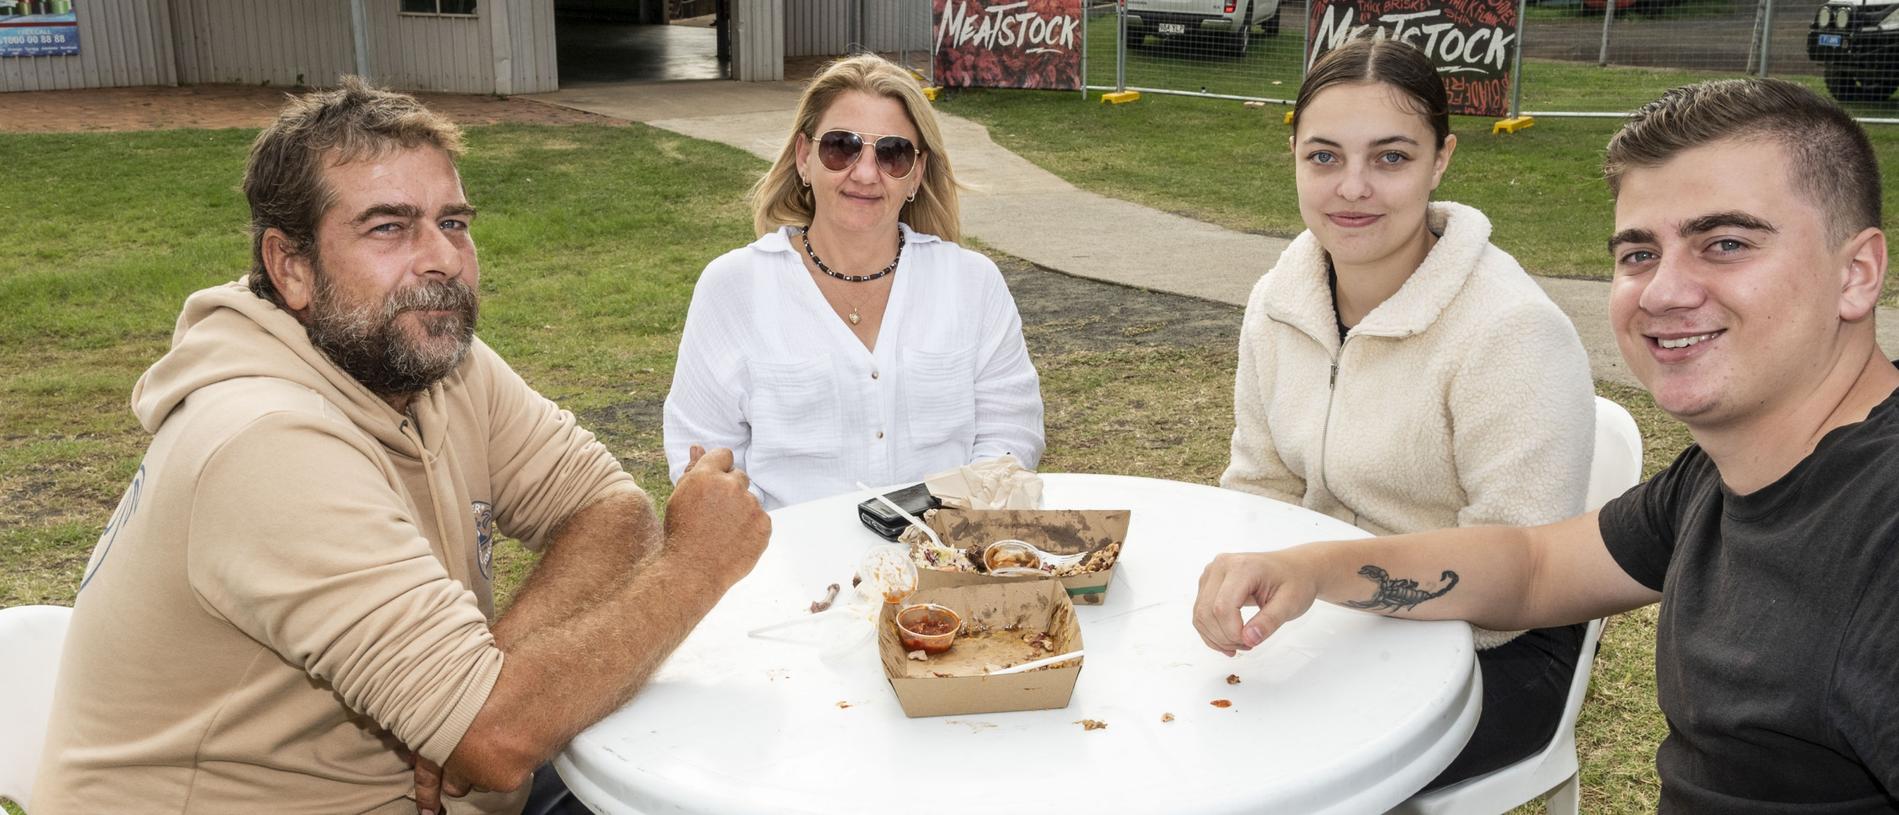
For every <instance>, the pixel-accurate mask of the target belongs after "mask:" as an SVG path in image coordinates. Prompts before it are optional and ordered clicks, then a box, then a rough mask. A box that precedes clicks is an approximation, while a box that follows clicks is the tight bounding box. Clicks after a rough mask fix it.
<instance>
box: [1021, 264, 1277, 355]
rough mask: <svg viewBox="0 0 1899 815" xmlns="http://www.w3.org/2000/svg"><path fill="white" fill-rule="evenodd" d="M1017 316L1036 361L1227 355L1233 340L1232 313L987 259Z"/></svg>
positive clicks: (1235, 311)
mask: <svg viewBox="0 0 1899 815" xmlns="http://www.w3.org/2000/svg"><path fill="white" fill-rule="evenodd" d="M991 257H992V258H993V259H994V260H995V261H996V266H998V267H999V268H1001V269H1002V277H1003V279H1004V280H1006V281H1008V283H1009V292H1010V293H1011V294H1013V295H1014V296H1015V304H1016V308H1017V309H1018V310H1020V311H1021V312H1022V333H1023V336H1024V337H1025V338H1026V339H1027V340H1028V344H1029V353H1030V354H1032V355H1034V356H1035V357H1036V358H1038V359H1039V358H1041V357H1045V356H1058V355H1063V354H1071V353H1076V352H1086V351H1112V350H1117V349H1122V348H1156V347H1167V348H1211V349H1231V348H1233V347H1234V346H1235V345H1236V344H1237V343H1238V342H1239V337H1240V316H1241V314H1242V310H1241V309H1240V307H1238V306H1232V305H1227V304H1225V303H1215V302H1213V301H1210V300H1201V299H1199V298H1195V297H1182V296H1180V295H1177V294H1164V293H1161V292H1154V291H1146V290H1144V289H1133V288H1128V287H1126V286H1120V285H1116V284H1113V283H1103V282H1101V281H1099V280H1089V279H1086V278H1081V277H1075V276H1073V275H1066V274H1062V273H1061V272H1057V271H1053V270H1050V269H1046V268H1043V267H1041V266H1037V265H1035V264H1033V263H1030V262H1028V261H1025V260H1021V259H1018V258H1013V257H1009V256H1006V255H992V256H991Z"/></svg>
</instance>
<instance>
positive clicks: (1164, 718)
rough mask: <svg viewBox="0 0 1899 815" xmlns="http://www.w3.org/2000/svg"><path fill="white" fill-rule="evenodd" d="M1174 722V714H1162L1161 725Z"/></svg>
mask: <svg viewBox="0 0 1899 815" xmlns="http://www.w3.org/2000/svg"><path fill="white" fill-rule="evenodd" d="M1173 720H1174V714H1172V713H1162V714H1161V724H1166V723H1168V722H1171V721H1173Z"/></svg>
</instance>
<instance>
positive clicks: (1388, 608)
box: [1345, 565, 1457, 612]
mask: <svg viewBox="0 0 1899 815" xmlns="http://www.w3.org/2000/svg"><path fill="white" fill-rule="evenodd" d="M1358 574H1359V576H1360V577H1363V578H1365V579H1366V580H1370V581H1372V582H1373V583H1377V584H1378V592H1377V593H1376V594H1373V595H1372V597H1371V599H1370V600H1352V601H1349V602H1347V603H1346V604H1345V605H1347V606H1350V607H1352V608H1362V609H1370V610H1373V611H1382V612H1398V611H1410V610H1411V609H1414V608H1417V607H1418V604H1419V603H1422V602H1424V601H1426V600H1434V599H1436V598H1439V597H1443V596H1444V595H1445V594H1446V593H1449V592H1450V590H1451V587H1453V586H1456V585H1457V573H1456V572H1453V571H1450V570H1449V569H1446V570H1445V571H1444V574H1442V575H1440V576H1439V577H1440V579H1442V580H1443V581H1445V582H1444V585H1443V586H1441V587H1439V588H1438V590H1437V591H1425V590H1423V589H1420V588H1418V581H1416V580H1394V579H1392V577H1391V575H1390V574H1388V573H1387V572H1386V571H1385V570H1384V569H1380V568H1378V567H1377V566H1371V565H1367V566H1365V567H1364V568H1361V569H1359V570H1358Z"/></svg>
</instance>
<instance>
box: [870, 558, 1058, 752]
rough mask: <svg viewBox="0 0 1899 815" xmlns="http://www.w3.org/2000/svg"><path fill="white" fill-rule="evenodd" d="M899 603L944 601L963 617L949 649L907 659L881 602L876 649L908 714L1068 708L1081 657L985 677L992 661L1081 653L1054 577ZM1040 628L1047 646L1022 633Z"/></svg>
mask: <svg viewBox="0 0 1899 815" xmlns="http://www.w3.org/2000/svg"><path fill="white" fill-rule="evenodd" d="M906 603H937V604H940V605H945V606H949V607H950V608H951V609H952V610H954V611H955V612H956V613H957V614H958V615H960V616H961V617H962V618H963V629H962V630H963V633H962V634H959V635H958V636H957V638H956V642H955V644H953V645H951V646H950V649H949V650H948V651H944V652H943V653H940V654H936V655H934V656H931V657H930V658H929V659H927V660H915V659H911V658H910V657H909V655H908V654H907V653H906V652H905V651H904V650H903V644H902V642H900V641H899V640H898V639H897V607H896V606H895V605H891V604H885V606H884V610H883V614H882V615H881V616H880V617H879V618H878V634H877V647H878V650H879V651H880V653H881V654H882V656H883V662H884V676H885V678H887V679H889V680H890V689H891V690H893V691H896V693H897V703H898V704H900V705H902V706H903V713H904V715H906V716H909V717H910V718H913V719H914V718H919V717H923V716H949V715H955V714H969V713H1002V712H1005V711H1011V710H1045V709H1049V708H1064V707H1068V698H1069V696H1071V695H1072V694H1073V693H1074V692H1075V680H1076V678H1078V677H1080V676H1081V665H1082V663H1083V662H1084V661H1085V660H1086V658H1085V657H1081V658H1077V659H1075V660H1073V661H1069V662H1062V663H1057V664H1055V665H1052V666H1050V667H1047V668H1038V669H1034V670H1029V671H1024V672H1022V673H1016V674H1004V675H1001V676H989V675H987V670H986V669H988V668H989V667H991V666H1000V667H1004V668H1006V667H1010V666H1012V665H1020V664H1022V663H1025V662H1029V661H1030V660H1033V659H1039V658H1043V657H1050V656H1056V655H1059V654H1066V653H1069V652H1071V651H1079V650H1081V625H1080V624H1079V623H1077V622H1076V621H1075V606H1074V605H1073V604H1072V603H1070V602H1069V601H1068V594H1067V593H1066V592H1064V591H1062V589H1061V586H1059V585H1057V584H1056V582H1055V581H1053V580H1026V581H1009V582H1000V581H999V582H995V583H990V584H987V585H980V586H959V587H955V588H938V589H926V590H923V591H919V592H917V593H916V594H913V595H911V596H910V599H909V600H907V601H906ZM1037 632H1041V633H1046V634H1048V637H1049V642H1048V647H1047V648H1046V649H1037V648H1035V647H1034V646H1033V645H1031V644H1030V643H1029V642H1027V641H1026V640H1025V639H1024V635H1025V634H1034V633H1037Z"/></svg>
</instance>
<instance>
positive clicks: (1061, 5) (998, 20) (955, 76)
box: [931, 0, 1081, 91]
mask: <svg viewBox="0 0 1899 815" xmlns="http://www.w3.org/2000/svg"><path fill="white" fill-rule="evenodd" d="M931 4H932V7H933V9H934V11H935V14H936V17H935V29H934V33H935V35H936V41H935V44H934V46H933V49H932V55H933V56H932V65H933V67H934V73H935V76H934V79H935V80H936V84H938V85H942V86H945V87H964V88H970V87H983V88H1045V89H1061V90H1071V91H1073V90H1080V89H1081V0H932V2H931Z"/></svg>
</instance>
